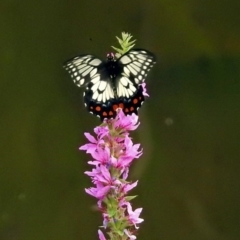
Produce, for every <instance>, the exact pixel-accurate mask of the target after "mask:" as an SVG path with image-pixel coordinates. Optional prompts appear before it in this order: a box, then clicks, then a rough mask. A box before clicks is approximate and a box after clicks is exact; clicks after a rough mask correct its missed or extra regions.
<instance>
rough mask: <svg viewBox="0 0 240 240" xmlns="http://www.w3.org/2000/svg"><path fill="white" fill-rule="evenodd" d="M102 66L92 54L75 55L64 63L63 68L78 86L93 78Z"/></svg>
mask: <svg viewBox="0 0 240 240" xmlns="http://www.w3.org/2000/svg"><path fill="white" fill-rule="evenodd" d="M103 66H104V64H103V62H102V61H101V60H100V59H98V58H96V57H94V56H92V55H81V56H77V57H75V58H73V59H70V60H69V61H67V62H66V63H65V64H64V68H65V69H66V70H67V71H68V72H69V73H70V75H71V77H72V79H73V82H74V83H75V84H76V85H77V86H78V87H81V86H83V85H84V84H86V83H88V82H89V81H90V80H91V79H92V78H94V76H95V75H96V74H97V73H98V72H99V71H101V69H103Z"/></svg>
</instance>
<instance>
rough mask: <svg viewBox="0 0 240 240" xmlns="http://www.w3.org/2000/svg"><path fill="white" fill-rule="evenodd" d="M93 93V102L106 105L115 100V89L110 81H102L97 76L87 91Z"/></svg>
mask: <svg viewBox="0 0 240 240" xmlns="http://www.w3.org/2000/svg"><path fill="white" fill-rule="evenodd" d="M88 90H91V91H92V100H94V101H96V102H102V103H106V102H107V101H109V100H110V99H113V98H114V92H113V88H112V86H111V84H110V82H109V81H106V80H105V79H104V80H101V79H100V76H99V75H97V77H95V78H94V79H93V80H92V81H91V82H90V83H89V87H88V88H87V91H88Z"/></svg>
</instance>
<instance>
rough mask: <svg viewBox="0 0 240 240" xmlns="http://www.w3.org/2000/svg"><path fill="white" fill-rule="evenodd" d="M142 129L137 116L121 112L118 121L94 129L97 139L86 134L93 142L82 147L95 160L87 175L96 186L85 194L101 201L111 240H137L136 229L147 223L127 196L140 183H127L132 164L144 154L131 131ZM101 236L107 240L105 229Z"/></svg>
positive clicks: (99, 231) (101, 209)
mask: <svg viewBox="0 0 240 240" xmlns="http://www.w3.org/2000/svg"><path fill="white" fill-rule="evenodd" d="M138 126H139V123H138V116H137V115H135V114H133V115H131V116H130V115H127V116H126V115H125V114H124V113H123V112H122V110H121V109H118V110H117V116H116V118H115V119H113V120H107V121H105V122H104V123H103V124H102V125H101V126H99V127H96V128H95V129H94V132H95V134H96V136H93V135H91V134H90V133H85V137H86V138H87V139H88V141H89V143H87V144H85V145H83V146H81V147H80V150H84V151H86V152H87V153H89V154H90V155H91V157H92V159H91V160H89V161H88V163H89V165H91V166H92V167H93V168H92V170H91V171H85V174H86V175H87V176H89V177H90V178H91V180H92V183H93V185H94V186H93V187H90V188H87V189H85V191H86V193H88V194H89V195H91V196H93V197H95V198H97V199H98V203H97V204H98V208H99V210H100V211H101V212H102V216H103V228H104V229H106V230H107V232H108V235H109V236H110V238H111V239H119V237H120V236H124V235H125V238H124V239H127V238H129V239H136V236H135V235H133V234H132V229H134V228H135V229H138V228H139V227H138V224H139V223H141V222H143V219H142V218H139V215H140V213H141V211H142V208H137V209H136V210H135V211H133V210H132V206H131V204H130V202H129V200H130V199H133V198H134V196H127V194H128V193H129V191H130V190H132V189H133V188H134V187H136V186H137V183H138V181H135V182H129V181H127V177H128V172H129V167H130V165H131V163H132V162H133V161H134V160H135V159H137V158H139V157H140V156H141V155H142V149H140V144H133V142H132V139H131V138H130V137H129V131H132V130H135V129H136V128H137V127H138ZM139 149H140V150H139ZM116 223H118V224H116ZM119 223H121V224H119ZM98 235H99V239H100V240H106V238H105V236H104V234H103V233H102V231H101V230H98Z"/></svg>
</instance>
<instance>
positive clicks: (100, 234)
mask: <svg viewBox="0 0 240 240" xmlns="http://www.w3.org/2000/svg"><path fill="white" fill-rule="evenodd" d="M98 236H99V239H100V240H106V238H105V236H104V235H103V232H102V231H101V230H98Z"/></svg>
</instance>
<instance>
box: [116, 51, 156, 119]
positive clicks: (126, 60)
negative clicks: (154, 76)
mask: <svg viewBox="0 0 240 240" xmlns="http://www.w3.org/2000/svg"><path fill="white" fill-rule="evenodd" d="M117 63H118V66H119V68H120V69H121V71H120V72H121V73H120V74H119V76H117V78H116V91H117V96H118V98H119V99H120V100H121V101H122V102H123V103H124V104H125V105H124V108H123V111H124V112H125V113H126V114H131V113H136V114H137V111H138V108H139V107H141V105H142V104H143V101H144V96H143V88H142V86H141V83H143V82H144V80H145V78H146V77H147V74H148V72H149V70H150V69H151V68H152V67H153V65H154V64H155V63H156V58H155V56H154V55H153V54H152V53H150V52H149V51H147V50H143V49H133V50H130V51H129V52H127V53H126V54H124V55H123V56H122V57H120V58H119V59H118V61H117Z"/></svg>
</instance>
